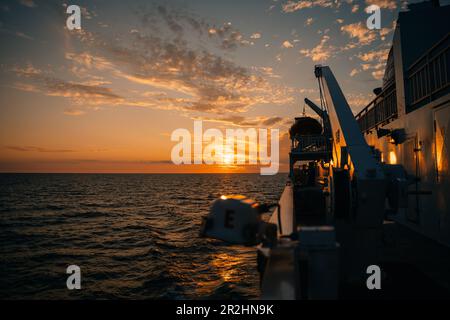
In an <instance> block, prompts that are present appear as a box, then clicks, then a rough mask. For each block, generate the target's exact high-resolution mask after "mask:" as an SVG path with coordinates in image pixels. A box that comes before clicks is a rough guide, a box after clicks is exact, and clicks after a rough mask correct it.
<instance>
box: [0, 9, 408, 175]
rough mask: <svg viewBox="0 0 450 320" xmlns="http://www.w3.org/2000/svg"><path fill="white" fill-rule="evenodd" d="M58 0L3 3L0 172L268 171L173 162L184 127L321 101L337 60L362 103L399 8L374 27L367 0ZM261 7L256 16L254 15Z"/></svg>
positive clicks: (265, 124)
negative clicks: (72, 6)
mask: <svg viewBox="0 0 450 320" xmlns="http://www.w3.org/2000/svg"><path fill="white" fill-rule="evenodd" d="M188 3H189V4H186V3H185V2H183V1H177V0H175V1H171V2H170V3H167V2H165V1H156V0H155V1H150V2H149V1H141V0H134V1H127V2H125V1H117V2H96V1H80V5H81V6H82V30H81V31H69V30H67V28H66V27H65V20H66V18H67V15H66V14H65V7H64V6H62V5H61V4H60V3H58V2H57V1H56V2H55V1H31V0H30V1H27V2H23V1H22V2H21V1H10V2H8V3H7V4H4V5H1V6H0V38H1V42H2V44H8V45H7V46H2V51H1V52H0V150H1V151H0V172H113V173H114V172H117V173H126V172H129V173H138V172H146V173H147V172H148V173H150V172H155V173H177V172H194V173H196V172H259V169H258V167H254V166H248V165H246V166H238V167H235V166H206V165H182V166H175V165H173V164H172V163H170V160H171V159H170V155H171V149H172V147H173V146H174V145H175V144H176V142H172V141H171V140H170V136H171V133H172V132H173V131H174V130H175V129H178V128H186V129H188V130H190V131H191V132H192V130H193V123H194V120H203V123H204V130H206V129H208V128H217V129H219V130H222V131H223V132H224V130H225V129H227V128H268V129H270V128H276V129H278V130H279V131H280V136H282V140H281V142H280V145H281V149H280V163H281V165H280V170H281V171H286V170H287V168H286V163H287V158H288V151H289V141H288V140H287V136H286V133H287V131H288V128H289V126H290V125H291V123H292V121H293V119H294V117H296V116H299V115H301V113H302V109H303V103H302V101H303V98H304V97H308V98H310V99H312V100H315V101H317V99H318V90H317V84H316V80H315V78H314V75H313V68H314V65H315V64H318V63H323V64H328V65H330V66H331V67H332V69H333V72H334V73H335V75H336V76H337V78H338V80H339V82H340V85H341V86H342V88H343V90H344V92H345V94H346V97H347V99H348V101H349V104H350V106H351V107H352V108H353V109H354V111H358V110H360V109H361V108H363V107H364V106H365V105H366V104H367V103H368V102H369V101H370V100H371V99H372V98H373V95H372V93H371V91H372V89H373V88H375V87H377V86H379V85H380V84H381V79H380V74H382V73H383V70H384V63H385V58H386V54H387V51H388V49H389V47H390V41H391V37H392V30H393V26H394V24H393V19H394V17H395V16H396V14H397V11H398V10H400V9H401V5H400V4H399V3H398V2H395V1H391V0H384V1H377V0H374V1H371V3H378V4H380V5H381V6H382V9H383V23H382V24H383V25H382V30H374V31H370V30H368V29H366V28H365V25H364V22H365V19H366V18H367V14H366V13H365V12H364V10H363V9H364V7H365V6H366V5H367V1H342V2H339V1H338V2H336V1H331V0H330V1H328V0H324V1H320V2H314V4H311V3H310V2H305V1H277V2H274V1H272V0H262V1H245V2H242V1H239V2H235V3H233V1H195V2H188ZM249 16H252V19H248V17H249Z"/></svg>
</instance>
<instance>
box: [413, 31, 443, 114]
mask: <svg viewBox="0 0 450 320" xmlns="http://www.w3.org/2000/svg"><path fill="white" fill-rule="evenodd" d="M449 45H450V34H447V35H446V36H445V37H444V38H443V39H442V40H440V41H439V42H438V43H436V44H435V45H434V46H433V47H432V48H430V49H429V50H428V51H427V52H426V53H425V54H424V55H422V56H421V57H420V58H419V59H417V60H416V61H415V62H414V63H413V64H412V65H411V67H410V68H409V69H408V71H407V76H406V82H407V90H408V92H407V103H406V112H410V111H413V110H415V109H417V108H419V107H421V106H423V105H425V104H427V103H429V102H431V101H433V100H435V99H437V98H439V97H441V96H442V95H444V94H447V93H449V92H450V90H449V83H450V82H449V78H450V75H449V73H450V70H449V69H450V55H449Z"/></svg>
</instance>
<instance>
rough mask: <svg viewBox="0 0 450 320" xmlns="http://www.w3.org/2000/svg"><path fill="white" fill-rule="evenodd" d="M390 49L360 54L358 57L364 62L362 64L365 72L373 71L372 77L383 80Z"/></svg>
mask: <svg viewBox="0 0 450 320" xmlns="http://www.w3.org/2000/svg"><path fill="white" fill-rule="evenodd" d="M388 54H389V49H387V48H382V49H378V50H373V51H369V52H365V53H359V54H358V55H357V57H358V58H359V59H360V60H361V61H362V62H363V63H362V64H361V67H362V70H363V71H371V75H372V76H373V78H375V79H376V80H380V79H382V78H383V75H384V69H385V65H386V60H387V57H388Z"/></svg>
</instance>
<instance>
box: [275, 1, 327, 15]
mask: <svg viewBox="0 0 450 320" xmlns="http://www.w3.org/2000/svg"><path fill="white" fill-rule="evenodd" d="M333 5H334V1H332V0H314V1H311V0H301V1H291V0H290V1H288V2H286V3H285V4H282V5H281V8H282V11H283V12H285V13H291V12H295V11H299V10H303V9H306V8H313V7H322V8H330V7H332V6H333Z"/></svg>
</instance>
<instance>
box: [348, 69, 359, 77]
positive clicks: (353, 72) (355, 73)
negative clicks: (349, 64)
mask: <svg viewBox="0 0 450 320" xmlns="http://www.w3.org/2000/svg"><path fill="white" fill-rule="evenodd" d="M360 72H361V71H360V70H358V69H356V68H354V69H353V70H352V71H351V72H350V77H354V76H355V75H357V74H358V73H360Z"/></svg>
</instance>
